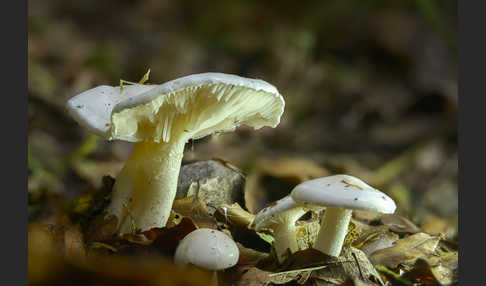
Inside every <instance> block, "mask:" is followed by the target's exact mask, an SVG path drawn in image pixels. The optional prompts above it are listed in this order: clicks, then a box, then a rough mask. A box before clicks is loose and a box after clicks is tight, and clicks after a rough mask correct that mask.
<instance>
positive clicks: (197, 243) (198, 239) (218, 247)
mask: <svg viewBox="0 0 486 286" xmlns="http://www.w3.org/2000/svg"><path fill="white" fill-rule="evenodd" d="M239 256H240V251H239V250H238V246H237V245H236V243H235V242H234V241H233V239H231V238H230V237H229V236H228V235H226V234H225V233H224V232H221V231H218V230H215V229H210V228H200V229H196V230H195V231H193V232H191V233H189V234H188V235H186V236H185V237H184V238H183V239H182V240H181V241H180V242H179V245H178V246H177V249H176V252H175V255H174V262H175V263H176V264H177V265H181V266H183V265H186V264H189V263H190V264H193V265H196V266H198V267H201V268H204V269H208V270H212V271H214V275H213V284H214V285H217V281H218V280H217V274H216V271H218V270H223V269H226V268H230V267H232V266H234V265H235V264H236V263H237V262H238V259H239Z"/></svg>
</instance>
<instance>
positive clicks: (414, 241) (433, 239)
mask: <svg viewBox="0 0 486 286" xmlns="http://www.w3.org/2000/svg"><path fill="white" fill-rule="evenodd" d="M439 241H440V238H439V237H437V236H430V235H428V234H426V233H423V232H419V233H416V234H413V235H410V236H407V237H405V238H402V239H399V240H397V241H395V242H394V243H393V246H391V247H388V248H385V249H381V250H378V251H376V252H374V253H373V254H372V255H371V256H370V260H371V262H372V263H373V265H385V266H386V267H389V268H393V269H394V268H396V267H397V266H398V265H399V264H409V265H411V264H413V263H415V261H416V260H417V259H419V258H424V257H428V256H430V255H433V254H434V252H435V251H436V249H437V245H438V243H439Z"/></svg>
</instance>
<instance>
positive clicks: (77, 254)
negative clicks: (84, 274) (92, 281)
mask: <svg viewBox="0 0 486 286" xmlns="http://www.w3.org/2000/svg"><path fill="white" fill-rule="evenodd" d="M64 256H65V257H66V259H67V260H70V261H73V262H75V263H76V262H80V263H84V262H85V261H86V249H85V246H84V241H83V233H82V231H81V227H80V226H79V225H73V226H70V227H68V228H67V229H66V230H65V232H64Z"/></svg>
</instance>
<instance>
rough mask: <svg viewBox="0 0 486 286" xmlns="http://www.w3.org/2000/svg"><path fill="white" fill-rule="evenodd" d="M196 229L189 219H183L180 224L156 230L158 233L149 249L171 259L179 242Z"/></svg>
mask: <svg viewBox="0 0 486 286" xmlns="http://www.w3.org/2000/svg"><path fill="white" fill-rule="evenodd" d="M196 229H197V227H196V225H195V224H194V222H193V221H192V220H191V219H190V218H188V217H183V218H182V220H181V221H180V223H179V224H178V225H176V226H174V227H172V228H161V229H158V231H159V233H158V235H157V237H156V238H155V240H154V242H153V243H152V245H151V247H152V248H154V249H156V250H157V251H158V252H161V253H163V254H165V255H167V256H169V257H172V256H173V255H174V253H175V249H176V248H177V245H178V244H179V241H181V240H182V239H183V238H184V237H185V236H186V235H187V234H189V233H191V232H192V231H194V230H196Z"/></svg>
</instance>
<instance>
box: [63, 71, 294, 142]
mask: <svg viewBox="0 0 486 286" xmlns="http://www.w3.org/2000/svg"><path fill="white" fill-rule="evenodd" d="M284 106H285V102H284V100H283V98H282V96H281V95H280V93H279V92H278V90H277V89H276V88H275V87H274V86H273V85H271V84H269V83H267V82H265V81H263V80H258V79H250V78H244V77H240V76H236V75H230V74H223V73H202V74H194V75H189V76H185V77H181V78H178V79H175V80H172V81H169V82H166V83H164V84H160V85H142V84H134V85H126V86H124V87H123V88H122V89H121V88H120V87H119V86H116V87H111V86H98V87H96V88H93V89H90V90H88V91H85V92H83V93H81V94H79V95H77V96H75V97H73V98H71V99H70V100H69V101H68V103H67V107H68V110H69V112H70V113H71V115H72V116H73V117H74V119H76V120H77V121H78V122H79V123H80V124H81V125H84V126H86V127H87V128H88V129H90V130H91V131H92V132H94V133H95V134H98V135H100V136H103V137H105V138H107V139H120V140H126V141H130V142H139V141H155V142H160V141H164V142H169V141H170V138H171V135H174V134H176V135H177V134H179V135H180V134H181V133H182V132H187V133H189V134H190V135H191V137H192V138H196V139H197V138H201V137H204V136H206V135H209V134H212V133H215V132H225V131H230V130H234V129H235V128H236V127H237V126H239V125H241V124H246V125H248V126H252V127H254V128H255V129H258V128H260V127H263V126H271V127H275V126H277V125H278V124H279V122H280V116H281V115H282V113H283V110H284Z"/></svg>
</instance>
